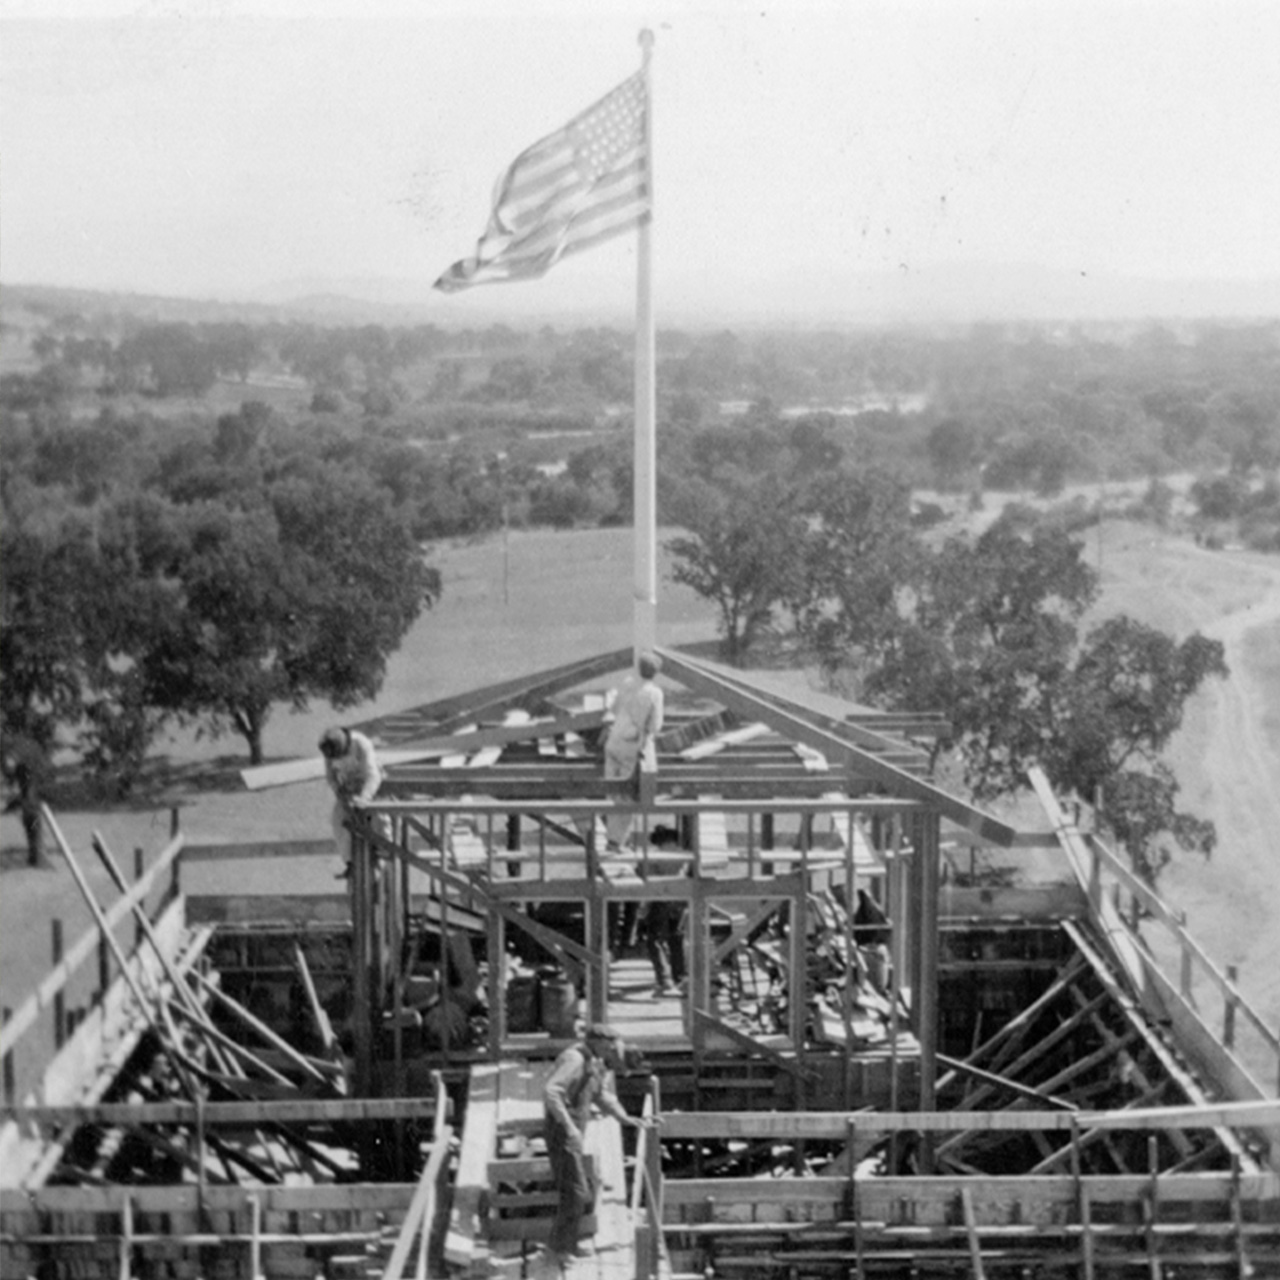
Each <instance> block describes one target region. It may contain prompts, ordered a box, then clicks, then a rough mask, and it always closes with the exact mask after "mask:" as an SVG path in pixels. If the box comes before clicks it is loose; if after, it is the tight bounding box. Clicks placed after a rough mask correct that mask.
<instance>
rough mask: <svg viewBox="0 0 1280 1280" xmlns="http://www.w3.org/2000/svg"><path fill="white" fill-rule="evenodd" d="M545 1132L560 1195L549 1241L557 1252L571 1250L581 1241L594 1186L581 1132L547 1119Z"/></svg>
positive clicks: (592, 1199)
mask: <svg viewBox="0 0 1280 1280" xmlns="http://www.w3.org/2000/svg"><path fill="white" fill-rule="evenodd" d="M545 1135H546V1139H547V1159H548V1160H550V1162H551V1177H552V1180H553V1181H554V1183H555V1188H556V1195H557V1196H558V1197H559V1199H558V1201H557V1203H556V1218H555V1221H554V1222H553V1223H552V1224H551V1239H550V1241H549V1242H548V1244H549V1247H550V1248H551V1250H552V1251H553V1252H555V1253H571V1252H572V1251H573V1248H574V1246H575V1245H576V1244H577V1243H578V1232H579V1230H580V1228H581V1226H582V1219H583V1216H584V1215H585V1214H586V1213H587V1212H588V1210H589V1209H590V1208H591V1207H592V1205H593V1203H594V1201H595V1188H594V1187H592V1186H591V1181H590V1179H589V1178H588V1177H587V1166H586V1161H585V1160H584V1159H583V1157H582V1135H581V1134H578V1133H569V1132H568V1131H566V1130H565V1128H564V1126H563V1125H561V1124H557V1123H556V1122H555V1121H553V1120H548V1121H547V1123H546V1128H545Z"/></svg>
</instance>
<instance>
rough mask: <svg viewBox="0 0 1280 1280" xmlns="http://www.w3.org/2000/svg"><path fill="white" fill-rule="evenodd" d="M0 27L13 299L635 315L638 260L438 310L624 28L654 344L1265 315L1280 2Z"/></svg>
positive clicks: (1278, 176)
mask: <svg viewBox="0 0 1280 1280" xmlns="http://www.w3.org/2000/svg"><path fill="white" fill-rule="evenodd" d="M91 13H92V14H93V15H95V16H92V17H91V16H88V15H89V14H91ZM102 15H114V16H102ZM0 23H2V24H3V26H2V28H0V36H2V37H3V38H2V39H0V130H2V135H3V139H4V165H3V171H2V172H0V219H2V225H3V239H2V240H0V279H3V280H4V281H5V282H6V283H9V284H13V283H24V284H32V285H48V286H53V287H67V288H81V289H89V290H99V291H111V292H129V293H134V294H141V295H148V294H153V295H157V296H162V297H176V298H186V297H190V298H209V299H221V300H233V301H244V302H254V301H263V300H279V299H280V298H282V297H284V296H287V294H288V293H289V292H290V290H293V291H294V292H295V293H339V294H341V293H346V292H350V290H351V288H352V285H353V282H354V285H355V286H356V288H357V293H356V296H357V298H361V297H363V298H364V299H366V300H370V301H387V300H390V301H391V302H393V303H397V304H403V302H404V299H406V298H408V299H412V301H411V302H410V303H409V304H408V305H412V306H413V307H414V308H415V309H422V310H425V311H428V312H430V313H431V314H432V316H435V315H438V316H440V317H441V318H442V319H447V320H449V321H456V322H458V323H467V322H469V320H470V319H471V318H473V317H476V316H481V315H483V316H490V315H494V314H503V313H509V314H511V315H512V316H513V317H517V316H519V317H526V316H529V315H539V314H548V315H564V314H572V313H573V312H574V311H575V310H581V309H582V308H583V307H584V306H585V307H587V308H589V310H590V311H591V312H593V313H602V312H617V313H619V314H626V313H627V312H628V311H629V309H630V307H631V299H632V297H633V295H634V291H635V284H634V247H633V242H632V240H631V238H629V237H628V238H624V239H622V240H619V241H615V242H613V243H612V244H610V245H607V246H605V247H603V248H601V249H599V250H597V251H595V252H593V253H590V254H585V255H582V256H581V257H579V258H577V259H573V260H570V261H567V262H565V263H562V264H560V265H559V266H557V267H556V268H555V269H554V270H553V271H552V272H551V274H550V275H548V276H547V277H546V278H545V279H543V280H540V281H536V282H530V283H525V284H520V285H506V286H485V287H482V288H479V289H474V290H470V291H468V292H465V293H463V294H459V295H454V296H451V297H447V298H446V297H443V296H440V295H432V294H431V293H430V288H429V286H430V283H431V281H432V280H433V279H434V278H435V277H436V275H438V274H439V273H440V272H441V271H442V270H443V269H444V268H445V267H447V266H448V265H449V263H450V262H452V261H454V260H455V259H457V258H459V257H462V256H465V255H466V254H468V253H470V252H471V250H472V248H473V246H474V244H475V240H476V238H477V236H478V235H479V233H480V231H481V229H482V228H483V225H484V222H485V219H486V217H487V215H488V209H489V198H490V193H491V189H492V184H493V182H494V179H495V178H496V177H497V175H498V174H499V173H500V172H501V170H502V169H503V167H504V166H505V165H506V164H507V163H508V162H509V161H510V160H511V159H513V158H514V156H515V155H516V154H517V152H519V151H520V150H522V149H523V148H524V147H525V146H527V145H529V144H530V143H531V142H533V141H534V140H535V139H536V138H538V137H540V136H542V135H543V134H545V133H547V132H549V131H550V130H553V129H555V128H557V127H559V126H560V125H561V124H563V123H565V121H567V120H568V119H569V118H570V117H571V116H572V115H574V114H576V113H577V112H578V111H580V110H581V109H582V108H584V107H585V106H587V105H588V104H589V103H590V102H592V101H594V100H595V98H597V97H599V96H600V95H601V94H602V93H603V92H605V91H607V90H608V89H609V88H611V87H612V86H613V85H614V84H616V83H617V82H618V81H619V80H621V79H623V78H624V77H625V76H627V75H628V74H630V72H631V71H633V70H634V69H635V68H636V66H637V65H638V64H639V49H638V45H637V34H638V32H639V30H640V29H641V27H643V26H648V27H651V28H652V29H653V30H654V31H655V34H656V47H655V51H654V62H653V81H654V173H655V221H654V233H653V238H654V294H655V301H656V305H657V307H658V309H659V315H661V314H663V312H662V308H664V307H665V308H666V311H667V314H669V315H673V316H677V317H686V316H689V315H693V314H696V313H698V312H699V311H702V312H705V313H706V315H707V317H708V318H712V319H713V318H715V317H717V316H723V317H725V318H726V319H729V320H733V321H750V320H753V319H754V320H756V321H760V322H767V321H770V320H779V321H781V322H789V321H793V320H794V321H798V320H800V319H803V318H816V319H821V318H827V319H832V318H837V317H839V316H841V315H845V316H847V318H849V319H851V320H857V319H859V318H862V319H874V318H876V317H877V316H886V317H887V316H894V315H904V316H911V315H916V316H918V317H919V318H924V319H928V318H930V317H940V318H947V317H954V318H962V317H963V316H964V315H965V314H966V313H967V314H968V315H969V318H981V317H984V316H992V317H995V316H997V315H998V313H999V311H1000V309H1001V308H1004V309H1005V310H1007V311H1008V313H1009V314H1010V315H1011V316H1013V317H1018V316H1026V315H1035V314H1043V315H1046V316H1047V315H1053V314H1061V315H1064V316H1065V315H1081V316H1084V317H1089V316H1098V317H1108V316H1111V317H1114V316H1117V315H1121V314H1134V315H1145V314H1161V315H1165V314H1167V315H1192V314H1196V313H1198V312H1201V311H1207V312H1208V313H1211V314H1225V313H1232V314H1235V313H1239V314H1248V315H1259V314H1280V237H1277V236H1275V234H1274V226H1275V222H1276V213H1277V210H1278V209H1280V171H1277V170H1276V169H1275V167H1274V166H1271V165H1268V164H1267V163H1266V157H1267V156H1268V155H1271V154H1274V153H1275V152H1276V151H1277V147H1276V146H1275V144H1276V143H1277V142H1280V71H1278V70H1277V65H1278V62H1280V60H1277V59H1276V57H1275V51H1276V50H1277V49H1280V6H1275V5H1264V4H1258V3H1252V2H1248V3H1246V2H1244V0H1241V2H1240V3H1234V4H1231V5H1228V6H1220V5H1215V4H1210V3H1208V0H1192V2H1189V3H1171V4H1163V5H1158V6H1157V5H1150V4H1140V3H1128V2H1125V0H1110V2H1109V3H1088V2H1085V0H1045V2H1044V3H1040V4H1037V5H1033V6H1027V5H1014V4H1010V3H997V2H995V0H976V2H965V0H954V2H952V0H941V2H939V3H931V4H929V3H923V0H901V2H899V3H894V4H886V3H870V4H866V5H863V6H860V7H858V8H857V9H854V8H852V7H851V6H838V5H834V4H828V3H799V4H794V5H790V6H788V7H787V8H786V9H785V10H784V9H779V10H778V11H776V12H775V11H771V10H764V11H760V10H756V11H751V10H748V9H746V8H744V7H743V6H742V5H741V4H734V3H728V2H726V0H713V2H708V3H702V4H679V3H670V2H669V0H668V2H666V3H658V4H656V5H654V6H650V7H649V8H647V9H644V10H641V9H639V8H632V7H631V6H630V5H628V4H626V3H622V2H621V0H596V2H595V3H592V4H590V5H588V4H585V3H583V2H582V0H532V2H531V3H526V4H523V5H515V4H510V3H505V2H504V0H473V2H472V3H469V4H466V5H460V4H454V3H444V4H439V5H435V6H433V7H432V8H431V9H430V11H429V12H427V11H424V9H423V8H422V7H421V6H415V7H412V8H409V7H406V6H405V5H403V4H399V3H381V4H376V3H375V4H368V5H365V6H363V7H362V8H360V9H359V10H356V9H353V8H352V7H351V5H350V4H348V3H346V2H345V0H340V2H338V3H318V4H312V5H309V6H306V7H302V6H299V5H297V4H294V3H285V2H282V0H281V2H276V0H242V2H241V3H239V4H237V5H232V4H230V3H219V2H218V0H204V2H203V3H182V2H181V0H179V2H177V3H168V4H160V3H158V0H157V3H154V4H150V5H144V6H143V7H142V8H140V9H139V8H136V7H129V8H125V6H123V5H121V4H118V3H117V4H113V3H101V4H95V5H92V7H91V6H90V5H88V4H87V3H81V2H79V0H41V2H40V3H39V4H36V3H35V2H34V0H0ZM1011 264H1012V265H1011ZM1019 280H1020V281H1021V283H1019ZM966 291H967V296H965V295H966ZM1037 291H1039V293H1040V295H1041V296H1037ZM379 294H381V295H382V296H381V297H377V296H376V295H379ZM1126 298H1127V299H1128V301H1126Z"/></svg>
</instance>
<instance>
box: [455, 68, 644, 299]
mask: <svg viewBox="0 0 1280 1280" xmlns="http://www.w3.org/2000/svg"><path fill="white" fill-rule="evenodd" d="M647 94H648V87H647V85H646V82H645V78H644V74H643V72H637V73H636V74H635V75H634V76H631V77H629V78H628V79H627V80H624V81H623V82H622V83H621V84H620V85H618V86H617V87H616V88H614V89H613V90H611V91H610V92H609V93H607V94H606V95H605V96H604V97H603V98H601V99H600V100H599V101H598V102H596V103H594V104H593V105H592V106H590V107H588V108H587V109H586V110H585V111H583V112H580V113H579V114H578V115H577V116H575V117H574V118H573V119H572V120H570V121H569V123H568V124H567V125H565V126H564V127H563V128H561V129H558V130H557V131H556V132H555V133H552V134H548V135H547V136H546V137H545V138H540V139H539V140H538V141H537V142H535V143H533V144H532V145H531V146H529V147H526V148H525V150H524V151H522V152H521V153H520V154H519V155H518V156H517V157H516V158H515V160H513V161H512V162H511V164H510V165H508V167H507V169H506V170H505V172H504V173H503V174H502V176H501V177H500V178H499V179H498V182H497V184H496V185H495V189H494V197H493V206H492V209H491V212H490V215H489V223H488V225H487V226H486V228H485V230H484V233H483V235H481V237H480V240H479V242H478V243H477V245H476V251H475V253H474V254H473V255H472V256H471V257H470V258H464V259H462V260H461V261H458V262H455V263H454V264H453V265H452V266H451V267H449V269H448V270H447V271H445V272H444V274H443V275H442V276H441V277H440V279H439V280H437V281H436V287H437V288H439V289H443V290H446V291H452V290H457V289H464V288H466V287H467V286H469V285H472V284H483V283H490V282H496V281H502V280H527V279H534V278H536V277H538V276H541V275H544V274H545V273H546V272H547V271H549V270H550V269H551V267H553V266H554V265H555V264H556V263H557V262H558V261H559V260H560V258H562V257H563V256H564V255H565V254H566V253H580V252H581V251H582V250H584V249H589V248H593V247H594V246H596V245H597V244H601V243H602V242H603V241H605V240H608V239H611V238H612V237H613V236H616V235H620V234H622V233H623V232H625V231H629V230H630V229H631V228H632V227H635V226H638V225H639V224H640V223H641V222H643V221H646V220H647V219H648V217H649V216H650V206H651V201H650V194H649V143H648V138H647V137H646V135H645V126H646V122H645V105H646V100H647Z"/></svg>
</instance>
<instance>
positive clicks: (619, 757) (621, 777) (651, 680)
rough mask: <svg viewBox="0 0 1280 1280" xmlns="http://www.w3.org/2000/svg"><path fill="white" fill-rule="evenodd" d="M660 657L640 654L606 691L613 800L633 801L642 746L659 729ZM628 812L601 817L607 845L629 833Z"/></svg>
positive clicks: (616, 844)
mask: <svg viewBox="0 0 1280 1280" xmlns="http://www.w3.org/2000/svg"><path fill="white" fill-rule="evenodd" d="M661 670H662V659H661V658H659V657H658V656H657V654H654V653H648V652H645V653H642V654H641V655H640V656H639V658H638V659H637V660H636V669H635V671H633V672H632V673H631V674H630V675H628V676H627V678H626V679H625V680H624V681H623V682H622V684H621V685H620V686H619V687H618V688H617V689H611V690H610V691H609V697H608V699H607V701H606V703H605V709H606V711H611V712H612V713H613V724H612V725H611V726H610V727H609V734H608V737H606V738H605V743H604V779H605V789H606V790H607V791H609V793H610V795H611V796H613V798H614V799H615V800H621V801H626V802H634V801H635V799H636V796H637V785H636V782H637V775H638V771H639V768H640V761H641V759H642V758H643V756H644V752H645V748H646V747H648V745H649V743H650V742H652V741H653V740H654V739H655V738H656V737H657V736H658V734H659V733H661V732H662V712H663V693H662V689H661V688H660V687H659V685H658V682H657V676H658V672H659V671H661ZM631 823H632V818H631V815H630V814H629V813H611V814H609V815H608V816H607V817H606V818H605V831H606V834H607V847H608V848H609V849H613V850H618V849H621V848H622V845H623V842H624V841H625V840H626V839H627V837H628V836H629V835H630V834H631Z"/></svg>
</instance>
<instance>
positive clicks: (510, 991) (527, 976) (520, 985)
mask: <svg viewBox="0 0 1280 1280" xmlns="http://www.w3.org/2000/svg"><path fill="white" fill-rule="evenodd" d="M537 1029H538V979H537V977H536V975H534V974H532V973H519V974H515V975H514V976H512V977H511V978H508V979H507V1030H508V1031H509V1032H511V1033H512V1034H513V1035H518V1034H521V1033H523V1032H528V1031H537Z"/></svg>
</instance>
